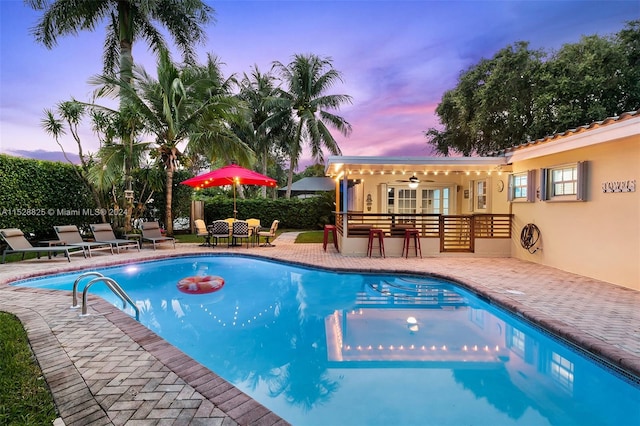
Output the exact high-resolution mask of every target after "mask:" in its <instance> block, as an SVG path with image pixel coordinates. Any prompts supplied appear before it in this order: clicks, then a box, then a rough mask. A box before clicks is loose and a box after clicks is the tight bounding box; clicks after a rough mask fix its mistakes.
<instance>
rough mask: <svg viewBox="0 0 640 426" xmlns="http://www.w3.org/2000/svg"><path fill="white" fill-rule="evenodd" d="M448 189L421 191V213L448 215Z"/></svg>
mask: <svg viewBox="0 0 640 426" xmlns="http://www.w3.org/2000/svg"><path fill="white" fill-rule="evenodd" d="M449 194H450V189H449V188H434V189H423V190H422V213H436V214H449Z"/></svg>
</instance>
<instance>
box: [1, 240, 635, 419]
mask: <svg viewBox="0 0 640 426" xmlns="http://www.w3.org/2000/svg"><path fill="white" fill-rule="evenodd" d="M281 238H282V236H281V237H280V238H278V241H279V244H278V245H279V246H280V247H282V249H284V252H283V251H282V250H276V249H269V248H268V249H262V250H252V249H250V250H247V251H246V252H245V250H242V251H238V250H237V249H236V250H234V249H231V250H218V251H215V252H214V251H211V250H207V251H203V249H202V248H201V247H198V246H196V245H190V246H188V247H187V246H186V245H185V247H182V250H158V251H156V252H153V253H149V252H146V253H144V255H143V256H130V257H128V258H126V259H123V258H122V257H118V258H110V257H109V258H107V257H105V256H100V257H99V258H98V257H94V258H93V261H91V262H81V261H79V262H75V261H72V262H71V263H69V264H67V262H66V261H65V264H64V265H62V262H48V263H49V267H47V268H46V269H47V270H46V273H45V272H43V271H42V270H32V269H31V268H22V267H20V268H18V269H20V270H19V271H18V270H16V271H15V272H13V273H9V274H6V273H5V274H3V273H1V272H5V271H3V270H2V269H0V291H6V290H10V291H16V292H18V293H23V294H25V295H26V294H27V293H31V294H33V293H39V292H41V291H44V290H38V289H30V290H26V289H27V288H26V287H9V286H7V285H6V284H7V283H8V282H13V281H16V280H19V279H28V278H34V277H37V276H41V275H49V274H52V273H63V272H70V271H74V270H81V269H82V270H84V269H87V268H88V267H89V268H91V267H108V266H115V265H122V264H127V263H134V262H139V261H150V260H159V259H166V258H175V257H183V256H193V255H196V256H197V255H210V254H226V255H228V254H233V255H241V256H242V255H249V256H251V257H257V258H265V259H270V260H274V261H283V262H288V263H292V264H296V265H300V266H305V267H312V268H320V269H328V270H332V271H339V272H368V273H379V272H390V273H400V274H410V275H422V276H424V275H428V276H435V277H440V278H444V279H447V280H450V281H453V282H455V283H457V284H459V285H461V286H462V287H463V288H465V289H467V290H469V291H472V292H473V293H475V294H478V295H479V296H481V297H482V298H484V299H487V300H488V301H490V303H492V304H494V305H496V306H499V307H501V308H503V309H506V310H507V311H509V312H512V313H514V314H516V315H517V316H519V317H521V318H523V319H525V320H527V321H529V322H531V323H533V324H534V325H540V326H542V327H544V328H546V329H548V330H549V331H551V332H552V333H554V334H556V335H558V336H559V337H561V338H562V339H564V340H566V341H568V342H571V343H574V344H578V345H580V346H582V347H583V348H585V349H587V350H588V351H589V352H591V353H592V354H594V355H595V356H596V357H597V358H598V359H603V360H604V361H605V362H606V363H610V364H611V365H613V366H616V367H619V368H620V369H622V370H624V372H627V373H628V374H629V375H630V377H631V378H632V380H637V378H638V377H640V355H638V354H636V353H633V352H631V351H629V350H625V349H623V348H621V347H618V346H616V344H612V343H611V342H607V341H603V340H602V339H599V338H596V337H594V335H593V334H591V333H589V332H588V331H586V330H584V329H585V328H588V327H587V326H585V327H582V328H579V327H576V326H575V325H572V324H570V323H568V322H567V321H564V320H563V319H562V318H558V317H557V316H555V317H554V315H548V314H545V313H543V312H542V313H541V312H540V311H539V310H537V309H535V308H534V307H532V306H528V305H527V303H524V302H523V301H522V300H518V297H519V296H518V294H517V293H514V294H511V293H505V291H504V287H503V288H502V289H500V288H493V287H492V286H491V285H490V283H489V282H488V281H490V280H485V281H484V282H483V281H482V279H480V280H479V279H478V278H474V277H473V276H470V275H469V274H461V273H459V272H457V273H456V271H457V269H456V268H451V267H449V266H450V265H456V264H459V265H462V264H463V263H469V261H468V260H467V259H463V260H461V259H458V260H449V261H446V262H442V261H435V259H431V262H433V263H444V264H445V267H444V268H435V267H434V268H428V267H427V268H425V267H424V266H425V262H422V261H419V260H417V259H416V260H414V261H412V262H405V261H404V259H401V260H400V261H398V262H395V264H396V265H398V266H395V267H393V266H392V265H390V263H389V262H384V261H381V260H378V259H364V260H363V259H353V258H346V257H344V256H341V255H340V254H338V253H331V252H323V251H322V246H321V245H319V244H318V245H315V244H314V245H299V244H298V245H297V246H305V247H304V249H303V250H297V249H293V247H289V249H290V250H289V251H287V250H286V249H287V247H286V246H287V244H283V243H286V241H283V240H284V239H281ZM300 251H302V252H306V257H305V253H302V254H301V253H299V252H300ZM143 252H144V251H143ZM134 254H135V253H134ZM119 256H122V255H119ZM329 259H330V260H331V261H329V262H327V260H329ZM418 262H420V263H418ZM428 262H429V260H427V262H426V264H427V266H428ZM456 262H458V263H456ZM491 262H498V261H497V260H492V259H487V260H486V261H485V262H472V263H476V265H475V267H478V266H482V265H485V264H486V265H488V264H490V263H491ZM21 263H22V264H25V263H27V261H23V262H21ZM499 263H505V264H508V265H510V266H512V267H516V266H525V267H527V268H533V269H535V270H536V271H537V272H540V271H542V272H545V273H547V274H551V275H552V276H554V275H555V276H558V280H560V281H561V280H564V279H569V280H571V281H573V282H579V283H581V284H583V285H584V286H588V287H589V288H590V286H594V285H595V286H598V289H600V290H602V289H604V291H606V293H607V294H608V295H609V294H610V297H611V298H612V299H613V300H623V301H624V300H629V296H632V297H631V299H632V300H631V301H630V303H631V304H633V303H635V301H637V300H640V299H639V298H638V296H639V295H640V292H636V291H634V290H630V289H625V288H622V287H618V286H614V285H612V284H608V283H603V282H599V281H595V280H591V279H588V278H585V277H580V276H576V275H574V274H569V273H566V272H562V271H558V270H555V269H553V268H548V267H544V266H540V265H537V264H530V263H526V262H525V263H524V264H523V263H522V261H518V260H515V259H509V260H507V261H505V260H504V259H502V260H500V261H499ZM35 264H36V263H35V262H33V263H31V265H35ZM54 265H55V266H54ZM16 266H17V265H16ZM21 266H22V265H21ZM416 266H419V268H416ZM0 268H2V267H0ZM35 269H43V268H41V267H40V268H35ZM417 269H420V270H417ZM543 281H544V280H543ZM551 281H553V280H551ZM556 284H557V282H556ZM507 287H510V286H507ZM587 290H588V288H587ZM45 292H46V291H45ZM67 297H69V296H67ZM636 306H637V305H636ZM91 308H92V309H94V310H95V312H96V313H97V314H101V315H103V316H104V317H105V319H107V320H108V321H110V322H111V323H112V324H113V325H114V326H115V327H117V328H118V329H119V330H120V331H121V332H122V333H124V334H125V335H126V336H129V337H130V338H131V339H132V340H133V341H134V342H136V343H137V344H138V345H139V346H140V347H141V348H142V349H143V350H144V351H146V352H148V353H149V354H151V355H152V356H154V357H155V358H157V359H158V360H159V361H161V362H162V363H163V364H164V365H166V367H167V368H169V369H170V370H171V371H172V372H174V373H175V374H176V375H177V376H178V377H180V378H182V379H183V380H184V381H185V382H186V383H187V384H189V385H190V386H192V387H193V388H194V389H195V390H196V391H197V392H199V393H201V394H202V395H203V396H204V397H205V398H207V399H208V400H209V401H210V402H211V403H212V404H213V405H214V406H219V407H220V409H221V410H222V411H223V412H225V414H227V415H228V418H223V420H221V422H222V423H224V424H233V423H237V424H287V423H286V421H284V420H282V419H280V418H279V417H277V416H276V415H275V414H273V413H271V412H270V411H269V410H268V409H266V408H264V407H263V406H261V405H260V404H258V403H257V402H255V401H253V400H252V399H251V398H249V397H248V396H246V395H245V394H243V393H242V392H241V391H239V390H237V388H235V387H233V385H231V384H228V383H226V382H225V381H224V380H222V379H221V378H220V377H219V376H218V375H216V374H215V373H214V372H212V371H211V370H209V369H207V368H206V367H204V366H202V365H201V364H199V363H197V362H196V361H194V360H193V359H191V358H190V357H188V356H187V355H185V354H184V353H182V352H181V351H180V350H178V349H177V348H175V347H173V346H172V345H170V344H168V343H167V342H166V341H164V339H162V338H161V337H159V336H157V335H156V334H155V333H154V332H153V331H151V330H149V329H147V328H146V327H144V326H142V325H141V324H140V323H138V322H137V321H135V319H133V318H131V317H130V316H129V315H126V314H125V313H124V312H122V311H120V310H117V309H114V307H113V306H112V305H110V304H108V303H107V302H105V301H103V300H102V299H100V298H98V297H91ZM0 310H8V311H9V312H12V310H13V313H15V314H16V315H18V317H19V318H20V319H21V321H23V322H25V321H26V322H27V323H34V324H36V323H37V327H35V328H34V329H35V330H44V331H46V329H47V327H46V324H43V322H44V321H43V320H42V319H40V320H36V319H35V317H38V315H37V314H36V313H35V312H33V310H30V309H28V308H22V307H19V306H15V305H7V304H5V303H2V302H0ZM603 314H604V312H603ZM627 323H628V327H629V329H630V330H631V331H632V333H631V334H633V335H634V336H635V334H637V333H636V332H634V331H633V330H638V329H639V328H638V326H639V324H640V318H638V315H636V316H635V317H632V318H631V320H630V321H627ZM28 328H29V330H28V332H29V339H30V341H31V344H32V347H33V349H34V352H35V354H36V357H37V359H38V361H39V362H40V363H41V364H43V361H42V360H41V358H43V356H42V355H41V354H39V353H38V352H39V351H41V350H42V349H41V348H40V347H39V341H40V340H39V339H41V337H39V335H36V336H35V337H34V336H33V333H34V332H33V331H32V330H31V328H32V327H31V326H30V327H28ZM44 331H42V333H44V334H46V333H45V332H44ZM45 337H46V336H45ZM51 338H52V337H51V336H49V338H44V340H43V341H47V342H48V344H47V345H46V347H47V348H51V347H52V344H53V343H55V342H54V341H53V340H51ZM53 339H55V337H53ZM638 340H640V339H638ZM634 342H635V337H634ZM53 346H55V344H53ZM47 350H48V351H49V353H53V352H56V350H55V348H54V349H47ZM49 353H47V355H45V356H44V358H45V359H47V358H48V357H49V356H50V354H49ZM58 358H59V354H58ZM69 362H71V360H69ZM44 370H45V369H44V368H43V371H44ZM70 376H72V377H70V379H72V381H74V382H77V380H78V378H77V377H75V374H71V375H70ZM45 377H46V378H47V382H49V381H50V380H49V377H48V375H47V373H45ZM220 385H221V386H222V387H219V386H220ZM50 386H51V384H50ZM227 386H229V387H227ZM51 387H52V391H53V388H54V387H55V386H51ZM54 394H55V392H54ZM240 394H241V395H244V397H242V396H241V395H240ZM225 398H230V399H227V400H225ZM234 398H235V400H234ZM229 401H233V402H229ZM225 403H226V405H225ZM96 405H97V406H99V404H97V403H96ZM223 408H224V409H223ZM225 410H226V411H225ZM61 411H62V410H61ZM96 411H99V410H96ZM103 411H104V410H103ZM105 416H106V414H105ZM62 417H63V420H64V421H65V422H69V423H67V424H73V419H74V418H73V416H66V417H65V416H62ZM101 418H104V417H101ZM216 418H219V417H216ZM107 419H108V416H107ZM222 423H221V424H222ZM106 424H109V423H106Z"/></svg>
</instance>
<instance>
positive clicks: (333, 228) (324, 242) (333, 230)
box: [322, 225, 340, 251]
mask: <svg viewBox="0 0 640 426" xmlns="http://www.w3.org/2000/svg"><path fill="white" fill-rule="evenodd" d="M329 232H331V236H332V237H333V245H334V247H335V248H336V250H337V251H340V250H339V249H338V236H337V232H336V226H335V225H325V226H324V238H323V239H322V248H323V250H324V251H327V243H328V242H329Z"/></svg>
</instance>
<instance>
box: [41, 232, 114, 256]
mask: <svg viewBox="0 0 640 426" xmlns="http://www.w3.org/2000/svg"><path fill="white" fill-rule="evenodd" d="M53 229H54V230H55V231H56V235H57V236H58V239H59V240H62V241H65V242H66V244H67V245H69V246H78V247H82V249H83V250H86V251H87V252H88V253H89V257H91V250H109V251H110V252H111V254H113V247H112V246H111V244H109V243H98V242H95V241H85V240H83V239H82V235H80V231H79V230H78V227H77V226H76V225H63V226H54V227H53Z"/></svg>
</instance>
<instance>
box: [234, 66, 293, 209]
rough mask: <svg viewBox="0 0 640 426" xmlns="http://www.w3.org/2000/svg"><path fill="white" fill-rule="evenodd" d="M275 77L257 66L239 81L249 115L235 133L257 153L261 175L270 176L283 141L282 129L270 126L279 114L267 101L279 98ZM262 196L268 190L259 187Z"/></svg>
mask: <svg viewBox="0 0 640 426" xmlns="http://www.w3.org/2000/svg"><path fill="white" fill-rule="evenodd" d="M275 81H276V80H275V77H274V76H273V75H271V74H269V73H267V74H264V73H262V72H260V70H259V69H258V67H257V65H254V67H253V69H252V70H251V72H250V73H249V74H246V73H245V74H244V76H243V78H242V80H241V81H240V93H239V94H238V97H239V98H240V99H241V100H242V101H243V102H244V103H245V104H246V106H247V112H248V116H247V119H246V120H244V121H243V123H241V124H242V125H241V126H239V127H238V128H235V129H234V131H235V132H236V134H238V136H239V137H240V138H242V139H243V140H244V141H246V142H247V143H248V144H249V145H250V146H251V147H252V148H253V150H254V152H255V153H256V156H257V160H258V163H259V164H260V172H261V173H262V174H263V175H268V168H269V165H270V164H273V163H277V161H278V159H277V151H278V148H279V147H278V141H279V140H281V139H282V137H281V136H282V131H283V129H282V128H281V126H277V127H276V126H273V123H271V126H270V125H269V121H268V119H269V118H270V117H272V116H273V115H275V114H276V113H277V111H276V110H275V109H274V108H273V107H271V108H270V107H269V105H268V100H269V99H270V98H272V97H274V96H276V95H277V91H276V84H275ZM260 190H261V191H262V197H263V198H266V196H267V187H266V186H263V187H261V188H260Z"/></svg>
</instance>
